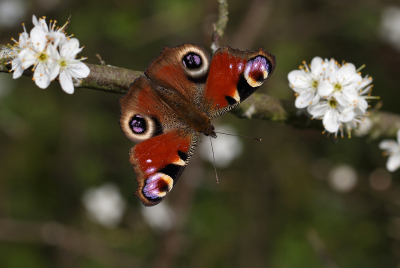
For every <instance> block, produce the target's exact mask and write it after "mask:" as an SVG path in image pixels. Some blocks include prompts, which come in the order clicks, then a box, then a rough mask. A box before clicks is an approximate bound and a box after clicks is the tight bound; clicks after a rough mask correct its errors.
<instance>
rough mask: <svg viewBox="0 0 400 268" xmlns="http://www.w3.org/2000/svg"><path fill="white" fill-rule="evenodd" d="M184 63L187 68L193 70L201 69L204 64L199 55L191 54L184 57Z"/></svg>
mask: <svg viewBox="0 0 400 268" xmlns="http://www.w3.org/2000/svg"><path fill="white" fill-rule="evenodd" d="M182 63H183V66H185V67H186V68H189V69H193V68H199V67H200V66H201V64H202V60H201V57H200V56H199V55H198V54H196V53H194V52H190V53H188V54H186V55H185V56H184V57H183V60H182Z"/></svg>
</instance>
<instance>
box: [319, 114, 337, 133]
mask: <svg viewBox="0 0 400 268" xmlns="http://www.w3.org/2000/svg"><path fill="white" fill-rule="evenodd" d="M322 123H323V125H324V127H325V129H326V130H327V131H329V132H331V133H336V132H337V131H338V130H339V126H340V124H339V112H338V111H337V110H336V109H332V108H330V109H328V111H327V112H326V113H325V115H324V119H323V120H322Z"/></svg>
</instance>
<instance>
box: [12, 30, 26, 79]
mask: <svg viewBox="0 0 400 268" xmlns="http://www.w3.org/2000/svg"><path fill="white" fill-rule="evenodd" d="M22 27H23V28H24V32H23V33H21V34H20V35H19V40H18V41H16V40H15V39H14V38H12V40H13V41H14V42H15V45H14V47H12V53H11V56H14V59H13V60H12V62H11V66H12V68H11V71H14V73H13V78H14V79H17V78H19V77H20V76H21V75H22V73H23V72H24V69H23V68H22V62H21V60H20V59H19V57H18V54H19V53H20V52H21V50H22V49H24V48H27V47H28V44H29V41H30V40H29V34H28V33H27V32H26V28H25V25H24V24H22Z"/></svg>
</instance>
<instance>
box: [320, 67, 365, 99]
mask: <svg viewBox="0 0 400 268" xmlns="http://www.w3.org/2000/svg"><path fill="white" fill-rule="evenodd" d="M325 76H326V78H324V80H323V81H322V82H321V85H320V87H319V89H318V94H319V95H320V96H321V97H324V98H328V97H329V96H333V97H335V99H336V100H337V101H338V102H339V103H340V104H341V105H342V106H348V105H356V103H357V99H358V97H357V96H358V94H357V91H356V88H357V85H358V83H359V82H361V80H362V79H361V76H360V75H359V74H357V72H356V67H355V66H354V64H352V63H345V64H343V65H342V66H340V65H339V64H338V63H337V62H336V61H335V60H334V59H331V60H330V61H329V62H328V66H327V69H326V73H325Z"/></svg>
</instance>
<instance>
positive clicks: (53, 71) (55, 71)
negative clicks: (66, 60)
mask: <svg viewBox="0 0 400 268" xmlns="http://www.w3.org/2000/svg"><path fill="white" fill-rule="evenodd" d="M49 69H50V70H49V79H50V81H53V80H54V79H56V77H57V75H59V73H60V65H59V64H58V63H57V62H52V63H51V64H50V65H49Z"/></svg>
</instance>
